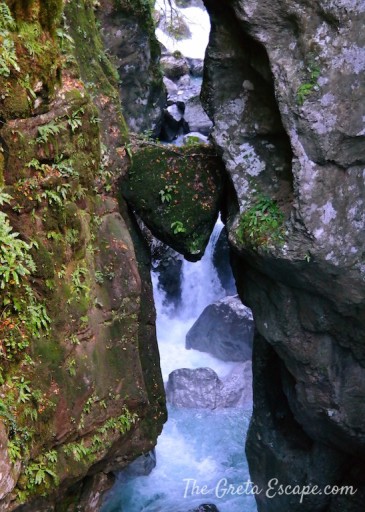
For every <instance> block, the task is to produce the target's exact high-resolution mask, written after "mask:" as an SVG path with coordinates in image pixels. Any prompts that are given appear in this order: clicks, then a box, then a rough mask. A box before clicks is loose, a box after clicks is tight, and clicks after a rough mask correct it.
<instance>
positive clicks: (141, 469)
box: [117, 450, 156, 479]
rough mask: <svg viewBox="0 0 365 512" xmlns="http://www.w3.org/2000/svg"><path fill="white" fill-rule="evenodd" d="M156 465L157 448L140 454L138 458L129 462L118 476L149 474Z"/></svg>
mask: <svg viewBox="0 0 365 512" xmlns="http://www.w3.org/2000/svg"><path fill="white" fill-rule="evenodd" d="M155 467H156V452H155V450H151V451H149V452H148V453H145V454H143V455H140V456H139V457H138V458H137V459H135V460H134V461H133V462H131V463H130V464H128V466H127V467H126V468H124V469H123V471H121V472H120V473H119V474H118V477H117V478H118V479H120V478H121V475H123V478H126V477H136V476H147V475H149V474H150V473H151V471H152V470H153V469H154V468H155Z"/></svg>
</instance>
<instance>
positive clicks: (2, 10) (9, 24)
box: [0, 2, 16, 30]
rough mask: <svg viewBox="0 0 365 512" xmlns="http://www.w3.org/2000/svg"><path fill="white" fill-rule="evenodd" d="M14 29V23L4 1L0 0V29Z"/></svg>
mask: <svg viewBox="0 0 365 512" xmlns="http://www.w3.org/2000/svg"><path fill="white" fill-rule="evenodd" d="M4 29H5V30H15V29H16V23H15V20H14V18H13V16H12V14H11V12H10V9H9V7H8V6H7V4H6V3H5V2H0V30H4Z"/></svg>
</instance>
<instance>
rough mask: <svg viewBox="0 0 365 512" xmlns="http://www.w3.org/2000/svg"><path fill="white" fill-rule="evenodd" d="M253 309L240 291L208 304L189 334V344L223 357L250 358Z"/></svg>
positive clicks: (188, 347)
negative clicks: (246, 303)
mask: <svg viewBox="0 0 365 512" xmlns="http://www.w3.org/2000/svg"><path fill="white" fill-rule="evenodd" d="M253 334H254V325H253V318H252V313H251V310H250V309H249V308H247V307H246V306H244V305H243V304H242V302H241V301H240V299H239V297H238V295H235V296H233V297H225V298H224V299H222V300H220V301H218V302H215V303H214V304H210V305H209V306H207V307H206V308H205V309H204V311H203V313H202V314H201V315H200V317H199V318H198V320H197V321H196V322H195V323H194V325H193V326H192V327H191V329H190V330H189V331H188V333H187V335H186V345H185V346H186V348H187V349H191V348H193V349H195V350H200V351H201V352H209V353H210V354H212V355H213V356H215V357H217V358H218V359H222V360H223V361H247V360H249V359H251V355H252V339H253Z"/></svg>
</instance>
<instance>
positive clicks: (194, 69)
mask: <svg viewBox="0 0 365 512" xmlns="http://www.w3.org/2000/svg"><path fill="white" fill-rule="evenodd" d="M188 63H189V68H190V73H191V75H192V76H199V77H202V76H203V70H204V61H203V60H202V59H189V58H188Z"/></svg>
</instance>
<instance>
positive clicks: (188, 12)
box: [155, 0, 210, 59]
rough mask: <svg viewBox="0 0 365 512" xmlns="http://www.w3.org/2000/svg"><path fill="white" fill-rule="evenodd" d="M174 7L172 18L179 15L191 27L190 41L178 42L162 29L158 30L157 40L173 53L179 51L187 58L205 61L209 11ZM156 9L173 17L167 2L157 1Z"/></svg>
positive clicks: (197, 8)
mask: <svg viewBox="0 0 365 512" xmlns="http://www.w3.org/2000/svg"><path fill="white" fill-rule="evenodd" d="M172 6H173V7H172V8H173V12H172V16H176V15H177V14H179V15H180V16H182V18H183V19H184V21H185V23H186V24H187V25H188V26H189V29H190V32H191V37H190V38H188V39H180V40H177V39H175V38H174V37H171V36H170V35H169V34H166V32H163V31H162V30H161V29H160V28H157V29H156V36H157V39H158V40H159V41H160V43H162V44H163V45H164V46H165V47H166V48H167V49H168V50H169V52H171V53H172V52H174V51H176V50H178V51H180V52H181V53H182V54H183V55H185V57H190V58H192V59H204V55H205V49H206V47H207V45H208V40H209V32H210V20H209V16H208V13H207V11H206V10H205V9H201V8H199V7H187V8H185V9H181V8H179V7H177V6H176V5H175V4H174V3H173V4H172ZM155 9H156V10H157V11H160V12H162V13H166V16H167V17H169V16H171V7H170V6H169V3H168V2H167V1H165V0H157V1H156V4H155Z"/></svg>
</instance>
